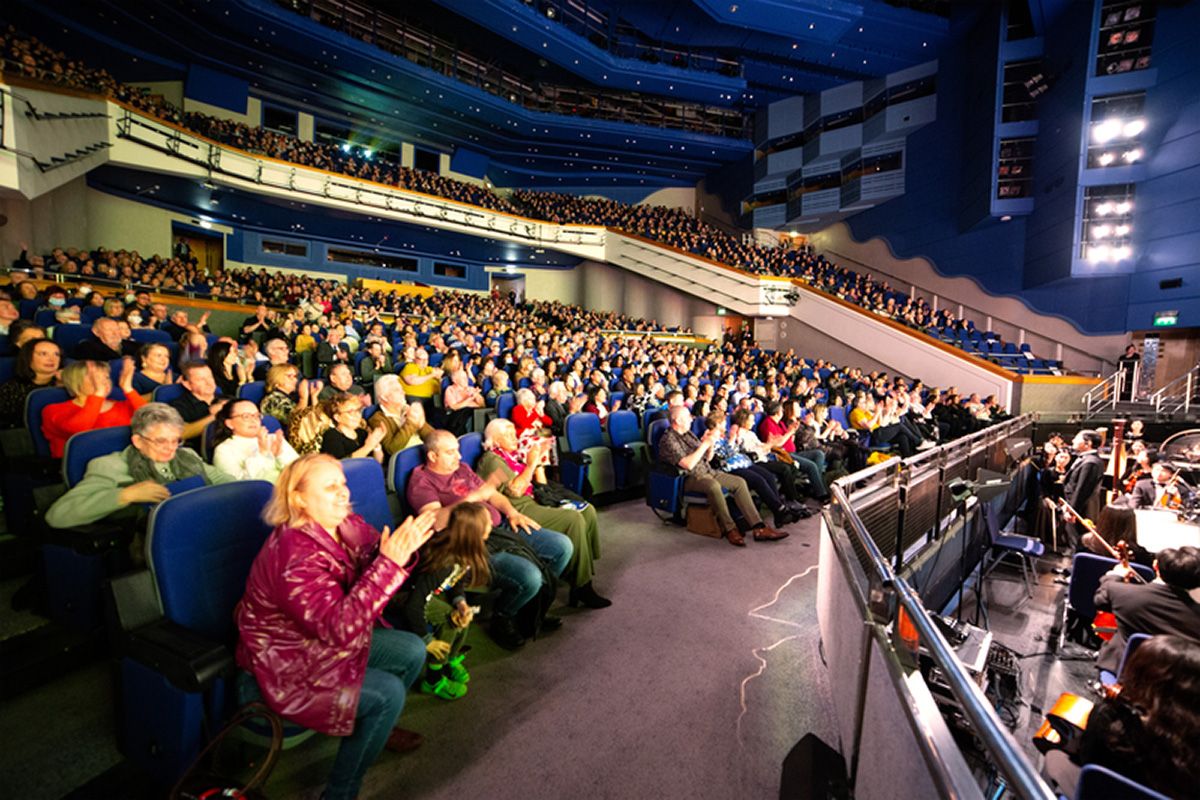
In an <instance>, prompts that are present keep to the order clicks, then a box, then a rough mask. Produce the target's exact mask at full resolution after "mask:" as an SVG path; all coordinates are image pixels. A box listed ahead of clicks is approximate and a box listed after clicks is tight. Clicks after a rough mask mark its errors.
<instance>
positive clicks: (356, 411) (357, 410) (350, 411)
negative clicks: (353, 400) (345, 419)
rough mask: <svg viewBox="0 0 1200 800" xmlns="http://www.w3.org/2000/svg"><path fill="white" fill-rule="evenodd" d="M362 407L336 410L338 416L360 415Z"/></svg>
mask: <svg viewBox="0 0 1200 800" xmlns="http://www.w3.org/2000/svg"><path fill="white" fill-rule="evenodd" d="M362 411H363V410H362V406H347V407H346V408H340V409H338V413H339V414H361V413H362Z"/></svg>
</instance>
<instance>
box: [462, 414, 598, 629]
mask: <svg viewBox="0 0 1200 800" xmlns="http://www.w3.org/2000/svg"><path fill="white" fill-rule="evenodd" d="M555 446H556V442H555V440H554V439H553V438H550V437H539V438H537V439H536V440H535V441H534V443H533V444H532V445H531V446H530V447H529V448H528V449H527V450H526V452H524V453H522V452H520V445H519V442H518V438H517V430H516V427H515V426H514V425H513V423H512V422H511V421H509V420H506V419H494V420H492V421H491V422H489V423H488V425H487V428H486V429H485V431H484V439H483V447H484V450H486V451H487V452H485V453H484V454H483V456H482V458H480V460H479V466H478V472H479V477H481V478H483V479H484V480H485V481H487V482H488V483H492V482H494V481H495V480H497V479H498V480H499V489H500V491H501V492H503V493H504V496H505V497H507V498H508V499H509V501H510V502H511V503H512V505H513V508H515V509H517V510H518V511H520V512H521V513H522V514H525V515H527V516H529V517H530V518H532V519H533V520H535V521H536V522H537V523H538V524H539V525H541V526H542V527H544V528H549V529H550V530H554V531H560V532H562V533H563V534H565V535H566V537H567V538H568V539H570V540H571V545H572V546H573V547H574V551H575V552H574V555H572V557H571V560H570V561H569V562H568V563H567V567H566V572H565V573H564V577H565V578H566V580H567V583H568V584H570V586H571V591H570V598H569V600H568V603H569V604H570V605H572V606H573V605H577V604H579V605H583V606H584V607H586V608H606V607H608V606H610V605H612V602H611V601H610V600H608V599H606V598H604V597H601V596H600V595H599V594H598V593H597V592H596V590H595V587H593V585H592V577H593V575H594V573H595V567H594V563H593V562H595V560H596V559H598V558H600V526H599V521H598V519H597V517H596V509H595V507H594V506H592V504H591V503H587V502H584V501H583V498H582V497H578V496H574V497H571V496H570V493H569V492H567V491H566V490H565V487H563V486H562V485H561V484H558V483H551V482H549V481H548V480H547V478H546V464H547V461H548V460H549V454H550V452H551V451H553V450H554V448H555ZM539 495H540V496H539ZM564 501H565V502H564ZM579 506H581V507H579Z"/></svg>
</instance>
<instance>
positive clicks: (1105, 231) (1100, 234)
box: [1092, 225, 1112, 239]
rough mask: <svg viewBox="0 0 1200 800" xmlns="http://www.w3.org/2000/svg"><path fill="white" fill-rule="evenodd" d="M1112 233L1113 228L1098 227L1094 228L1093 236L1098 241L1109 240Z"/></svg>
mask: <svg viewBox="0 0 1200 800" xmlns="http://www.w3.org/2000/svg"><path fill="white" fill-rule="evenodd" d="M1111 233H1112V228H1110V227H1109V226H1107V225H1097V226H1096V227H1094V228H1092V236H1094V237H1095V238H1097V239H1107V238H1108V236H1109V234H1111Z"/></svg>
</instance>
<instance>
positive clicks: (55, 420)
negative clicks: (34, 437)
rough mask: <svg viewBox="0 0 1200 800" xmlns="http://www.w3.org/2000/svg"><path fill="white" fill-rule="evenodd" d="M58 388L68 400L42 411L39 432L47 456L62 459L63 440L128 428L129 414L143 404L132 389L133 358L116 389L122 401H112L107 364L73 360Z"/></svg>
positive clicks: (140, 397) (127, 360)
mask: <svg viewBox="0 0 1200 800" xmlns="http://www.w3.org/2000/svg"><path fill="white" fill-rule="evenodd" d="M62 385H63V388H64V389H66V390H67V393H68V394H69V395H71V399H70V400H67V401H65V402H62V403H53V404H51V405H48V406H46V407H45V408H44V409H43V410H42V433H43V434H44V435H45V437H46V439H47V440H48V441H49V443H50V455H51V456H53V457H54V458H62V454H63V448H65V447H66V444H67V439H69V438H71V436H72V435H74V434H76V433H80V432H82V431H90V430H95V429H97V428H113V427H117V426H120V425H128V424H129V421H130V420H131V419H132V418H133V413H134V412H135V411H137V409H139V408H141V407H142V406H143V405H145V403H146V401H145V400H144V399H142V396H141V395H139V394H138V393H137V392H135V391H134V390H133V359H131V358H127V359H125V362H124V364H123V365H122V368H121V375H120V379H119V380H118V383H117V386H118V388H119V389H120V390H121V392H122V394H123V395H124V399H120V400H112V399H110V398H109V394H110V393H111V392H112V374H111V372H110V371H109V367H108V364H101V363H99V362H96V361H75V362H73V363H71V364H68V365H67V366H66V367H65V368H64V369H63V371H62Z"/></svg>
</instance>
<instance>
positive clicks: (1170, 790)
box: [1044, 636, 1200, 798]
mask: <svg viewBox="0 0 1200 800" xmlns="http://www.w3.org/2000/svg"><path fill="white" fill-rule="evenodd" d="M1120 681H1121V682H1120V685H1119V691H1117V692H1116V693H1115V695H1113V696H1110V697H1108V698H1106V699H1104V700H1101V701H1100V702H1099V703H1097V704H1096V706H1095V708H1093V709H1092V710H1091V713H1090V714H1089V715H1088V719H1087V727H1086V728H1084V731H1083V734H1082V736H1081V738H1080V742H1079V763H1078V764H1076V763H1073V762H1071V761H1070V760H1069V758H1068V756H1067V754H1066V753H1064V752H1063V751H1061V750H1052V751H1050V752H1049V753H1047V754H1046V767H1045V770H1044V772H1045V775H1046V777H1047V778H1048V779H1049V780H1050V782H1051V783H1052V784H1054V785H1055V786H1056V788H1057V789H1058V791H1060V792H1062V793H1064V794H1065V795H1066V796H1067V797H1074V796H1075V784H1076V783H1077V782H1078V780H1079V773H1080V768H1081V766H1084V765H1087V764H1098V765H1100V766H1103V767H1107V768H1109V769H1111V770H1113V771H1114V772H1118V773H1120V774H1121V775H1124V776H1125V777H1126V778H1129V779H1130V780H1132V781H1136V782H1137V783H1140V784H1142V785H1143V786H1146V787H1148V788H1150V789H1153V790H1154V791H1156V792H1160V793H1162V794H1164V795H1166V796H1168V797H1172V798H1192V797H1195V796H1196V787H1197V786H1200V645H1198V644H1195V643H1193V642H1190V641H1188V640H1186V639H1182V638H1180V637H1178V636H1155V637H1154V638H1153V639H1149V640H1147V641H1146V642H1144V643H1143V644H1142V645H1141V646H1140V647H1139V648H1138V649H1137V650H1135V651H1134V652H1133V654H1132V655H1130V657H1129V661H1128V662H1127V663H1126V664H1125V668H1124V670H1122V672H1121V675H1120Z"/></svg>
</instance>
